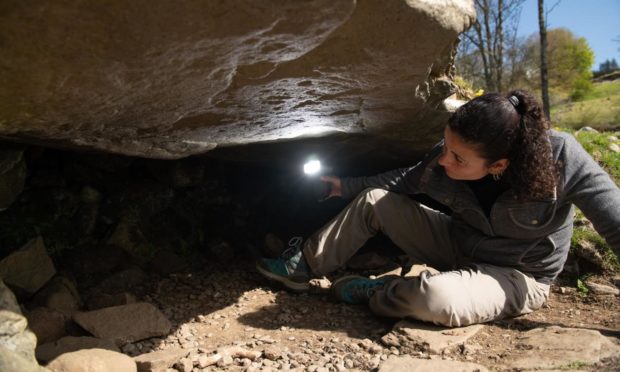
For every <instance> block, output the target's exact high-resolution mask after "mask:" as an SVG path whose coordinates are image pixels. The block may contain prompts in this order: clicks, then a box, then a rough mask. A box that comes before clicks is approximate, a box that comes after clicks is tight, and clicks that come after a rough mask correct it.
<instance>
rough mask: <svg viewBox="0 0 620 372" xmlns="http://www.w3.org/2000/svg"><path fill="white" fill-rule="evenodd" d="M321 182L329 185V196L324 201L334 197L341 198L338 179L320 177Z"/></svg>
mask: <svg viewBox="0 0 620 372" xmlns="http://www.w3.org/2000/svg"><path fill="white" fill-rule="evenodd" d="M320 179H321V181H323V182H325V183H328V184H329V186H330V187H329V194H327V196H326V197H325V199H329V198H331V197H334V196H342V183H341V182H340V178H338V177H334V176H321V177H320Z"/></svg>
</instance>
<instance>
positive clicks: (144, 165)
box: [0, 136, 420, 363]
mask: <svg viewBox="0 0 620 372" xmlns="http://www.w3.org/2000/svg"><path fill="white" fill-rule="evenodd" d="M5 145H6V147H7V148H9V149H11V151H13V153H19V154H21V156H20V157H14V158H13V160H15V159H18V160H19V161H13V162H12V163H11V162H8V161H7V162H6V164H5V165H6V167H5V168H7V169H5V174H6V175H9V176H10V172H13V173H20V172H21V173H22V176H23V187H22V188H21V189H20V191H19V193H17V194H16V195H15V196H14V200H13V202H12V203H11V204H10V206H8V208H6V209H5V210H3V211H2V212H0V267H2V263H1V262H2V261H7V262H6V263H5V265H4V266H5V267H6V266H11V268H10V269H6V268H5V269H2V268H0V270H5V272H4V276H5V279H4V281H5V284H6V285H7V286H8V288H9V289H11V290H12V291H13V293H14V294H15V296H16V297H17V300H18V302H19V304H20V307H21V310H22V312H23V313H24V315H25V316H26V318H27V319H28V321H29V329H31V330H32V331H33V332H34V333H35V334H36V335H37V339H38V340H37V349H36V355H37V359H38V360H39V362H40V363H46V362H49V361H50V360H51V359H53V358H54V357H55V356H57V355H59V353H61V352H66V351H67V350H72V348H74V349H75V350H77V349H81V348H84V344H83V342H85V341H84V340H85V338H88V337H91V336H94V337H95V339H97V340H110V339H113V340H115V345H116V346H112V345H108V346H109V347H110V348H112V350H116V349H114V348H115V347H116V348H120V351H122V352H124V353H125V354H127V355H130V356H138V355H141V354H144V353H145V352H147V351H154V350H161V349H164V348H166V347H169V346H170V343H175V342H176V343H177V344H178V345H179V346H181V347H187V348H192V347H194V348H195V347H206V346H207V345H213V344H214V343H217V342H218V337H220V336H221V337H223V336H222V335H220V334H219V333H217V332H214V331H213V330H204V332H203V333H201V335H200V337H198V336H196V337H195V338H194V337H192V338H191V341H188V340H186V339H185V338H184V337H185V336H183V335H184V332H186V331H187V324H191V323H192V322H194V323H196V322H197V323H200V324H205V326H206V327H207V326H213V325H214V324H217V327H220V328H217V331H225V330H226V329H223V328H221V327H226V324H229V322H223V324H222V322H221V321H218V320H217V319H216V317H219V316H220V315H218V314H220V313H221V312H222V311H224V310H223V309H229V308H230V307H231V306H233V307H234V306H238V309H243V306H244V305H243V303H242V302H243V300H244V299H249V298H255V297H256V296H254V297H252V296H253V295H252V293H254V291H256V290H257V288H263V289H266V290H267V291H271V290H273V291H274V292H273V293H275V295H276V298H275V299H273V301H275V303H276V304H278V303H279V301H280V300H278V298H281V299H283V300H282V301H288V300H290V299H292V297H287V295H286V294H283V293H282V292H280V289H281V287H278V286H276V285H272V283H269V282H268V281H266V280H265V279H264V278H262V277H260V276H259V275H258V274H257V273H256V272H255V270H254V262H255V260H256V259H258V258H259V257H275V256H277V255H279V254H280V253H282V251H284V250H285V249H286V248H287V247H286V245H287V242H288V239H289V238H291V237H294V236H301V237H308V236H310V235H311V234H312V233H313V232H314V231H316V230H317V229H318V228H320V227H321V226H322V225H323V224H325V223H326V222H328V221H329V219H331V218H332V217H334V216H335V215H336V214H337V213H338V212H339V211H340V210H342V209H343V208H344V207H345V206H346V204H347V203H348V202H349V200H346V199H342V198H330V199H327V200H323V201H319V200H318V198H317V195H316V192H315V187H314V186H313V185H316V181H317V180H316V176H309V175H306V174H304V171H303V166H304V163H306V162H307V161H308V160H309V159H320V160H321V162H322V165H323V174H326V175H327V174H329V175H335V176H340V177H348V176H363V175H373V174H377V173H379V172H381V171H386V170H390V169H394V168H397V167H402V166H408V165H413V164H415V162H416V161H417V160H418V159H419V158H420V154H417V153H413V152H408V151H407V150H402V149H403V148H404V147H403V146H395V145H393V144H390V143H386V142H382V141H380V140H376V139H368V138H352V137H351V136H348V137H336V138H333V137H328V138H312V139H300V140H295V141H284V142H274V143H267V144H254V145H244V146H233V147H227V148H221V149H216V150H213V151H211V152H208V153H206V154H202V155H197V156H193V157H188V158H183V159H178V160H160V159H146V158H137V157H129V156H124V155H117V154H110V153H99V152H92V151H75V150H66V149H55V148H45V147H40V146H24V145H18V144H5ZM399 148H400V149H401V150H397V149H399ZM9 165H10V166H9ZM7 172H8V173H7ZM8 178H11V177H8ZM20 252H21V253H20ZM24 252H27V253H24ZM20 254H21V258H19V257H18V258H15V256H19V255H20ZM399 254H400V251H399V250H398V249H397V248H396V247H395V246H394V245H393V244H392V243H391V242H390V241H389V239H387V238H386V237H384V236H381V235H379V236H377V237H376V238H374V239H371V240H370V241H369V242H368V244H367V245H366V246H365V247H364V248H363V249H362V250H361V251H360V252H359V253H358V254H357V255H356V256H355V257H354V258H353V259H352V260H351V264H350V265H349V266H348V267H347V268H346V269H347V270H354V271H357V272H364V273H365V274H373V273H378V272H379V271H380V269H385V267H386V266H389V265H390V264H392V265H395V264H396V263H397V262H398V259H399ZM45 256H47V258H46V257H45ZM22 281H23V282H24V283H25V284H22ZM295 301H296V302H298V301H299V299H298V298H297V299H295ZM312 301H313V300H312V299H310V298H306V297H304V298H303V300H302V301H301V302H300V303H299V306H301V307H303V308H306V310H304V309H303V308H300V309H299V311H300V314H306V312H307V311H308V310H307V308H309V307H310V308H311V307H312V306H314V305H311V303H312ZM141 306H142V307H141ZM149 306H150V307H149ZM123 307H130V308H129V309H128V310H127V311H131V312H134V313H136V312H137V313H140V314H142V315H141V317H143V318H145V319H150V317H151V318H152V317H153V316H155V315H148V314H150V313H151V312H156V313H157V314H160V315H158V316H161V317H162V319H165V320H166V321H168V322H169V324H170V326H169V329H166V327H165V326H164V329H157V326H155V329H150V330H149V331H148V332H151V333H147V334H140V335H136V334H130V335H125V336H122V337H121V336H118V334H117V333H118V332H121V333H122V330H120V331H119V330H117V329H116V328H118V327H117V326H115V325H114V322H115V321H110V320H109V319H107V320H106V321H105V324H106V325H105V326H102V325H98V326H97V325H92V323H89V322H95V323H96V322H97V320H92V319H90V320H89V319H86V320H85V319H83V318H80V317H86V318H88V316H89V315H88V314H93V313H97V312H98V311H106V309H111V308H114V309H120V308H123ZM154 309H156V310H154ZM276 309H277V307H275V308H274V307H273V306H267V307H265V308H260V309H257V310H256V311H254V312H253V313H252V314H250V315H248V314H245V315H244V314H243V313H242V312H239V311H238V312H237V313H234V312H233V314H232V316H234V317H236V318H235V322H238V323H240V324H243V325H244V327H245V328H244V329H257V328H258V329H260V328H267V329H271V328H273V327H274V324H275V325H280V324H298V325H299V326H301V325H302V324H305V323H304V322H308V324H307V326H308V327H310V328H313V327H316V326H317V325H316V320H312V317H306V316H302V317H301V318H296V317H295V316H292V317H291V318H290V319H289V315H290V314H289V313H288V312H290V310H286V311H288V312H287V313H284V315H282V313H281V310H276ZM334 311H336V310H334ZM338 311H340V310H338ZM76 314H77V315H76ZM80 314H82V315H80ZM84 314H86V315H84ZM274 314H275V315H274ZM97 316H102V315H101V314H99V315H97ZM125 316H127V315H125ZM229 316H230V315H229ZM274 317H275V318H274ZM155 318H157V316H155ZM285 318H286V319H285ZM99 321H101V320H99ZM160 321H161V319H160ZM230 321H232V320H230ZM154 322H155V323H157V321H154ZM313 322H314V323H313ZM383 322H384V321H383V320H379V319H378V320H376V322H371V323H369V324H367V325H365V326H364V327H362V328H361V329H360V328H359V327H352V329H351V330H348V331H347V332H353V333H356V334H357V333H359V334H360V337H361V336H362V335H365V334H367V332H372V331H373V330H372V329H375V330H376V329H382V331H385V329H383V328H382V327H383ZM311 324H313V325H311ZM318 326H319V328H320V329H331V328H333V325H331V326H330V325H329V324H321V325H318ZM98 327H99V328H98ZM123 327H125V328H127V326H126V325H125V326H123ZM151 327H153V325H152V324H151ZM279 327H288V326H283V325H280V326H279ZM373 327H374V328H373ZM385 327H387V328H389V327H388V326H387V325H386V326H385ZM121 328H122V327H121ZM160 328H161V327H160ZM233 328H234V327H233ZM387 328H386V329H387ZM115 332H116V333H115ZM132 332H133V331H132ZM365 332H366V333H365ZM119 337H121V338H119ZM123 337H125V338H123ZM362 338H363V337H362ZM67 339H69V340H72V341H70V342H69V341H66V342H69V344H70V345H66V344H63V345H61V346H59V342H61V341H62V340H67ZM59 340H61V341H59ZM76 340H80V341H79V342H78V341H76ZM221 341H222V342H224V341H223V339H222V340H221ZM63 342H65V341H63ZM66 342H65V343H66ZM71 342H73V344H71ZM88 342H95V341H88ZM96 342H99V341H96ZM76 343H79V344H80V345H79V346H76ZM96 345H97V347H103V348H106V346H105V345H102V344H100V343H97V344H96ZM67 348H68V349H67ZM59 350H60V351H59Z"/></svg>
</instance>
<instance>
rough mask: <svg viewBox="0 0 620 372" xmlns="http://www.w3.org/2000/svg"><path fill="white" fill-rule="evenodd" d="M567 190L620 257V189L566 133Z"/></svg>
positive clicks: (567, 196)
mask: <svg viewBox="0 0 620 372" xmlns="http://www.w3.org/2000/svg"><path fill="white" fill-rule="evenodd" d="M560 159H562V161H563V162H564V171H563V174H564V190H563V194H564V195H565V197H566V198H567V200H569V201H571V202H573V203H574V204H575V205H576V206H577V207H579V209H581V211H582V212H583V214H584V215H585V216H586V218H588V220H590V221H591V222H592V224H593V225H594V229H595V230H596V231H597V232H598V233H599V234H600V235H601V236H602V237H603V238H605V240H606V241H607V244H609V245H610V246H611V248H612V249H613V250H614V252H615V253H616V255H617V256H619V257H620V189H619V188H618V186H617V185H616V184H615V182H614V181H613V180H612V179H611V177H610V176H609V174H607V173H606V172H605V171H604V170H603V169H602V168H601V167H600V166H599V165H598V164H597V163H596V161H594V159H592V157H590V155H589V154H588V153H587V152H586V151H585V150H584V149H583V147H581V145H580V144H579V142H577V140H576V139H575V138H573V137H572V136H565V143H564V149H563V150H562V155H561V157H560Z"/></svg>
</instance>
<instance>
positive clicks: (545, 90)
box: [538, 0, 551, 119]
mask: <svg viewBox="0 0 620 372" xmlns="http://www.w3.org/2000/svg"><path fill="white" fill-rule="evenodd" d="M538 27H539V30H540V90H541V92H542V100H543V110H544V111H545V115H547V119H551V115H550V110H549V77H548V72H547V24H546V20H545V4H544V0H538Z"/></svg>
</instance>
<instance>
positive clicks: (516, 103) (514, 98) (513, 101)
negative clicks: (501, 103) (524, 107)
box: [508, 96, 519, 108]
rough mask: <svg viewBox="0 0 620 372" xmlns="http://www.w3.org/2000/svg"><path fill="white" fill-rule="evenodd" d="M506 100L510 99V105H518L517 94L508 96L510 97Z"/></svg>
mask: <svg viewBox="0 0 620 372" xmlns="http://www.w3.org/2000/svg"><path fill="white" fill-rule="evenodd" d="M508 101H510V103H512V105H513V106H514V107H515V108H517V107H519V99H518V98H517V96H510V97H508Z"/></svg>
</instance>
